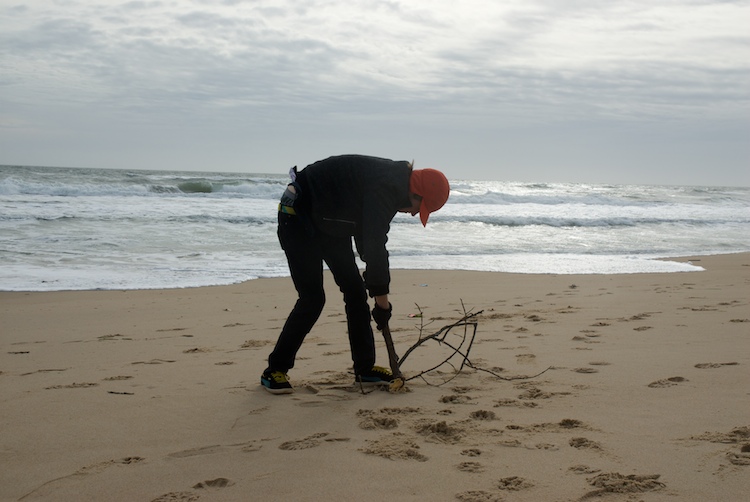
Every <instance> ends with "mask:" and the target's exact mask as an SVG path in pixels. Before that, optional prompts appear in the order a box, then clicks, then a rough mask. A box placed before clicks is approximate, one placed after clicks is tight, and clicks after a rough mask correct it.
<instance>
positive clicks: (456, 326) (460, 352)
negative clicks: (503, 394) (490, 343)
mask: <svg viewBox="0 0 750 502" xmlns="http://www.w3.org/2000/svg"><path fill="white" fill-rule="evenodd" d="M461 308H462V310H463V316H462V317H461V318H460V319H459V320H457V321H456V322H454V323H452V324H448V325H446V326H443V327H442V328H440V329H439V330H438V331H436V332H434V333H433V334H431V335H427V336H423V334H424V330H425V327H426V325H425V323H424V313H423V312H422V309H421V307H420V306H419V305H417V310H418V311H419V317H420V326H419V339H418V340H417V342H416V343H415V344H414V345H412V346H411V347H409V349H408V350H406V352H404V355H403V356H402V357H401V359H399V361H398V367H399V369H401V367H402V366H403V364H404V361H405V360H406V358H407V357H409V355H410V354H411V353H412V352H414V351H415V350H416V349H417V348H419V347H421V346H422V345H424V344H426V343H427V342H430V341H432V342H437V343H438V344H439V345H441V346H445V347H448V348H449V349H450V350H451V351H452V352H450V354H449V355H448V357H446V358H445V359H444V360H443V361H441V362H439V363H438V364H436V365H434V366H432V367H431V368H428V369H425V370H422V371H420V372H418V373H416V374H414V375H412V376H410V377H408V378H406V379H405V380H406V381H409V380H414V379H416V378H421V379H422V380H423V381H424V382H425V383H427V384H428V385H436V386H440V385H445V384H446V383H448V382H450V381H451V380H453V379H454V378H456V377H457V376H458V375H459V374H460V373H461V371H462V370H463V369H464V368H465V367H469V368H471V369H473V370H476V371H482V372H484V373H488V374H490V375H492V376H494V377H496V378H499V379H501V380H507V381H511V380H526V379H529V378H536V377H538V376H539V375H541V374H543V373H545V372H547V371H548V370H549V369H550V368H547V369H545V370H544V371H542V372H540V373H537V374H536V375H530V376H514V377H505V376H502V375H499V374H497V373H496V372H494V371H492V370H489V369H486V368H482V367H480V366H477V365H476V364H474V363H472V362H471V359H470V358H469V355H470V353H471V349H472V347H473V346H474V341H475V340H476V336H477V328H478V326H479V322H478V321H477V317H478V316H479V315H480V314H482V312H484V311H483V310H480V311H478V312H467V310H466V306H465V305H464V303H463V300H462V301H461ZM429 324H432V322H430V323H428V325H429ZM456 331H461V333H460V334H459V333H456ZM449 335H454V336H455V337H456V338H455V339H453V338H451V339H449V338H448V337H449ZM442 366H450V367H451V368H453V375H452V376H451V377H450V378H448V379H445V380H443V382H441V383H439V384H433V383H431V382H429V381H428V380H427V379H426V378H425V375H427V374H428V373H430V372H432V371H435V370H437V369H438V368H440V367H442Z"/></svg>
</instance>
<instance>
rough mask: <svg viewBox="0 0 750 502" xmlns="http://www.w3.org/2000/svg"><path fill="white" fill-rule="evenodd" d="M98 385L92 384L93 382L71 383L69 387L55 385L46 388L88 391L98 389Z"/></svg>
mask: <svg viewBox="0 0 750 502" xmlns="http://www.w3.org/2000/svg"><path fill="white" fill-rule="evenodd" d="M98 386H99V384H98V383H92V382H81V383H71V384H68V385H53V386H52V387H45V389H47V390H50V389H86V388H88V387H98Z"/></svg>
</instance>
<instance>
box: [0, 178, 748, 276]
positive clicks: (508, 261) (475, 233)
mask: <svg viewBox="0 0 750 502" xmlns="http://www.w3.org/2000/svg"><path fill="white" fill-rule="evenodd" d="M284 171H285V170H284ZM287 181H288V178H287V175H286V172H280V173H274V174H252V173H219V172H205V173H198V172H178V171H142V170H135V169H133V170H114V169H87V168H53V167H19V166H0V290H3V291H59V290H92V289H100V290H124V289H154V288H186V287H196V286H207V285H223V284H232V283H239V282H243V281H247V280H252V279H256V278H261V277H281V276H288V275H289V272H288V269H287V265H286V260H285V257H284V254H283V252H282V250H281V248H280V247H279V244H278V241H277V239H276V207H277V203H278V199H279V197H280V195H281V193H282V192H283V190H284V186H285V185H286V183H287ZM450 182H451V196H450V199H449V200H448V203H447V204H446V205H445V206H444V207H443V209H441V210H440V211H439V212H437V213H434V214H433V215H432V216H431V217H430V222H429V224H428V225H427V227H426V228H423V227H422V225H421V224H420V222H419V218H416V217H412V216H410V215H408V214H398V215H397V216H396V218H395V219H394V220H393V222H392V224H391V231H390V233H389V242H388V249H389V252H390V258H391V267H392V269H426V270H429V269H451V270H478V271H500V272H515V273H544V274H619V273H644V272H665V273H667V272H699V271H701V270H702V269H701V267H700V266H698V265H699V264H698V265H694V264H690V263H678V262H673V261H664V260H660V259H659V258H664V257H679V256H692V255H709V254H721V253H735V252H742V251H750V188H747V187H745V188H743V187H700V186H677V185H675V186H647V185H593V184H591V185H589V184H580V183H519V182H512V181H480V180H459V179H453V180H450ZM425 282H427V279H425Z"/></svg>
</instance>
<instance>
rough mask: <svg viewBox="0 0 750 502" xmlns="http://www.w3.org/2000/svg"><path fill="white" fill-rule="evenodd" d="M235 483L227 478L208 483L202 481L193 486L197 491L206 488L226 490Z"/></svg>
mask: <svg viewBox="0 0 750 502" xmlns="http://www.w3.org/2000/svg"><path fill="white" fill-rule="evenodd" d="M233 484H234V483H233V482H232V481H230V480H228V479H227V478H216V479H209V480H206V481H201V482H200V483H196V484H195V485H193V488H195V489H206V488H226V487H227V486H232V485H233Z"/></svg>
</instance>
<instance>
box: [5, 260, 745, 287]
mask: <svg viewBox="0 0 750 502" xmlns="http://www.w3.org/2000/svg"><path fill="white" fill-rule="evenodd" d="M744 253H750V251H739V252H736V253H718V254H706V255H695V254H688V255H684V256H669V257H654V258H648V259H646V261H651V262H655V261H658V262H672V263H688V264H690V265H693V264H692V261H700V260H701V258H704V257H709V256H731V255H737V254H744ZM693 266H695V265H693ZM696 267H697V266H696ZM391 271H392V272H394V273H398V272H399V271H404V272H407V273H409V272H417V271H419V272H429V271H436V272H448V273H451V272H470V273H487V274H519V275H542V276H558V275H563V276H579V275H595V276H618V275H639V274H673V273H683V272H701V271H702V270H669V271H663V270H657V271H645V270H644V271H636V272H586V273H578V272H573V273H568V272H515V271H492V270H470V269H431V268H424V269H419V268H391ZM289 278H290V276H289V275H288V272H287V274H286V275H279V276H273V277H256V278H253V279H246V280H243V281H238V282H230V283H220V284H203V285H193V286H168V287H146V288H138V287H133V288H114V287H113V288H89V289H50V290H44V289H5V290H4V289H0V293H55V292H58V293H62V292H75V291H79V292H83V291H161V290H188V289H196V288H211V287H225V286H236V285H241V284H244V283H247V282H252V281H257V280H272V279H289ZM43 282H44V281H43Z"/></svg>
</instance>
